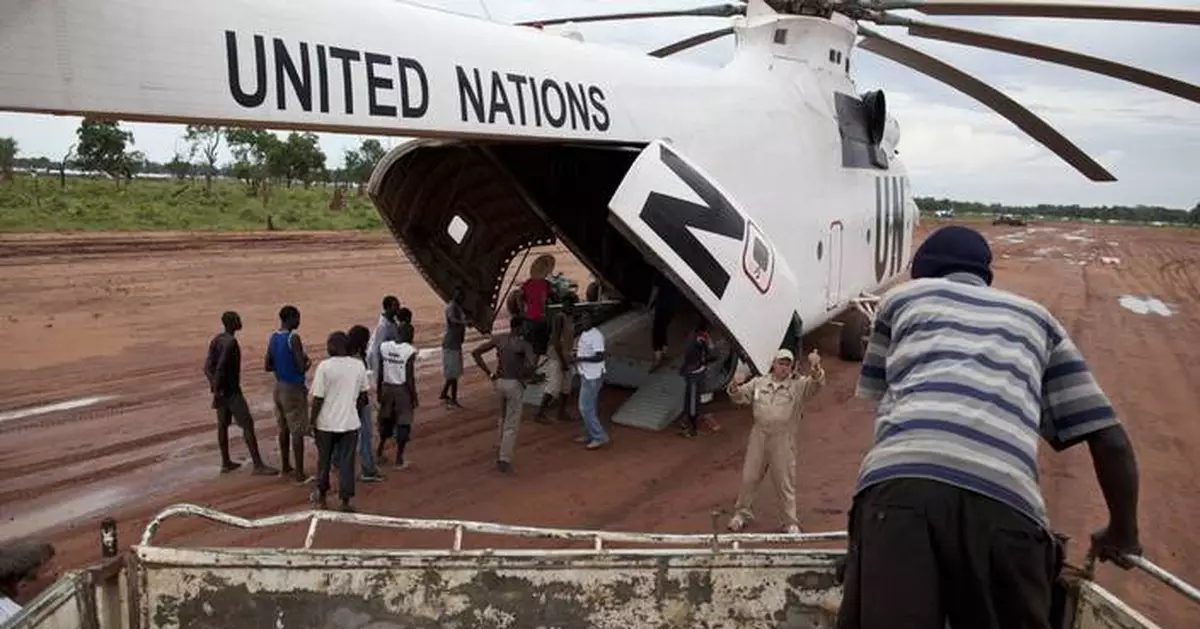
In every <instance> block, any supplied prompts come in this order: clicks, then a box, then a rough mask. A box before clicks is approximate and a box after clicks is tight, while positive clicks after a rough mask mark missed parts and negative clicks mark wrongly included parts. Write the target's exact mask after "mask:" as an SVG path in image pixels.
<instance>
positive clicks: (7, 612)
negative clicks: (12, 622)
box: [0, 596, 21, 625]
mask: <svg viewBox="0 0 1200 629" xmlns="http://www.w3.org/2000/svg"><path fill="white" fill-rule="evenodd" d="M20 611H21V606H20V605H17V603H16V601H14V600H12V599H11V598H9V597H7V596H0V625H2V624H4V623H6V622H8V619H10V618H12V617H13V616H16V615H17V614H18V613H19V612H20Z"/></svg>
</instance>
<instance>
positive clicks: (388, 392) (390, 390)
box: [379, 383, 413, 436]
mask: <svg viewBox="0 0 1200 629" xmlns="http://www.w3.org/2000/svg"><path fill="white" fill-rule="evenodd" d="M412 421H413V407H412V397H411V396H410V395H409V393H408V387H407V386H405V385H402V384H387V383H384V385H383V388H381V389H380V390H379V434H381V435H384V436H386V435H390V434H392V430H393V429H394V428H395V427H396V426H407V425H410V424H412Z"/></svg>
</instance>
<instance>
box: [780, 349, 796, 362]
mask: <svg viewBox="0 0 1200 629" xmlns="http://www.w3.org/2000/svg"><path fill="white" fill-rule="evenodd" d="M775 360H791V361H795V360H796V355H795V354H793V353H792V350H790V349H781V350H779V351H778V352H775Z"/></svg>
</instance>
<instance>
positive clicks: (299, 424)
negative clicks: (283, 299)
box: [265, 305, 312, 485]
mask: <svg viewBox="0 0 1200 629" xmlns="http://www.w3.org/2000/svg"><path fill="white" fill-rule="evenodd" d="M299 328H300V311H299V310H298V309H296V307H295V306H291V305H288V306H284V307H283V308H280V309H279V329H278V330H276V331H275V332H274V333H272V334H271V338H270V339H269V340H268V341H267V356H266V359H265V363H266V364H265V369H266V370H267V371H269V372H272V373H274V374H275V394H274V402H275V419H276V421H277V422H278V423H279V457H280V459H282V460H283V469H282V470H281V473H282V474H292V478H293V479H294V480H295V481H296V483H297V484H299V485H303V484H305V483H307V482H308V481H309V480H310V478H309V477H308V476H307V475H306V474H305V473H304V437H305V435H307V434H309V433H310V431H311V430H312V427H311V426H310V425H309V423H308V388H307V387H306V386H305V385H304V374H305V373H306V372H307V371H308V368H309V367H311V366H312V361H311V360H310V359H309V357H308V354H306V353H304V343H302V342H301V341H300V333H299V332H297V331H296V330H298V329H299ZM289 442H290V444H291V455H292V461H289V460H288V444H289ZM293 461H294V463H295V466H294V467H293V465H292V462H293Z"/></svg>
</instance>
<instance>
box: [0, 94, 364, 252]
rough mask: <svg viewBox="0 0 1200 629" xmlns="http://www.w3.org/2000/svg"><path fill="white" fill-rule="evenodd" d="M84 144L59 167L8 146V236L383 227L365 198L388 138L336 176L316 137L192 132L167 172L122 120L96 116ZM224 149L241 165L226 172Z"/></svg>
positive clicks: (4, 147)
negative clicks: (137, 148) (183, 151)
mask: <svg viewBox="0 0 1200 629" xmlns="http://www.w3.org/2000/svg"><path fill="white" fill-rule="evenodd" d="M76 136H77V142H76V143H75V144H73V145H71V146H70V147H69V148H68V149H66V151H65V152H64V153H63V155H62V156H61V157H60V158H58V159H51V158H49V157H45V156H42V157H23V156H20V155H19V152H18V146H17V144H16V142H15V141H13V140H12V139H11V138H0V231H4V232H31V231H138V230H214V231H215V230H262V229H293V230H297V229H298V230H350V229H353V230H364V229H379V228H381V227H382V226H383V222H382V221H381V220H380V218H379V215H378V214H377V213H376V212H375V208H374V206H372V205H371V203H370V201H369V200H368V199H367V197H366V196H365V195H364V193H363V188H364V184H365V183H366V181H367V179H369V178H370V176H371V172H372V170H373V169H374V168H375V164H376V163H377V162H378V161H379V160H380V159H382V158H383V156H384V149H383V147H382V146H381V145H380V144H379V141H378V140H366V141H364V142H363V143H362V145H361V146H360V147H359V148H357V149H354V150H350V151H346V154H345V156H344V158H343V161H344V163H345V165H344V166H343V167H342V168H338V169H329V168H327V167H326V165H325V162H326V155H325V153H324V152H323V151H322V150H321V148H320V146H319V144H318V142H317V136H316V135H315V134H313V133H290V134H288V135H287V136H280V135H276V134H274V133H272V132H270V131H265V130H261V129H242V128H236V127H217V126H203V125H192V126H189V127H187V130H186V133H185V134H184V136H183V137H182V138H181V139H183V140H184V141H185V142H186V144H187V147H188V149H187V152H186V154H180V153H177V154H176V155H175V156H174V157H173V158H172V159H171V161H169V162H167V163H166V164H157V163H154V162H152V161H150V160H147V159H146V157H145V155H143V154H142V153H141V152H140V151H135V150H130V149H129V147H131V146H132V145H133V144H134V137H133V134H132V133H130V132H129V131H127V130H124V129H122V128H121V127H120V124H119V123H118V122H116V121H111V120H99V119H94V118H86V119H84V120H83V121H82V122H81V123H80V125H79V129H78V130H77V131H76ZM222 144H224V145H225V146H226V147H227V148H228V149H229V152H230V153H231V154H232V155H233V161H232V162H230V163H228V164H225V165H224V166H219V165H218V164H217V160H218V158H219V155H220V151H221V147H222ZM14 171H16V173H14ZM22 171H24V173H27V174H22ZM69 171H82V173H84V174H85V175H86V176H74V175H76V174H78V172H69ZM28 173H33V174H28ZM14 175H15V176H14ZM139 175H141V176H139ZM146 176H158V178H148V177H146Z"/></svg>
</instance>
